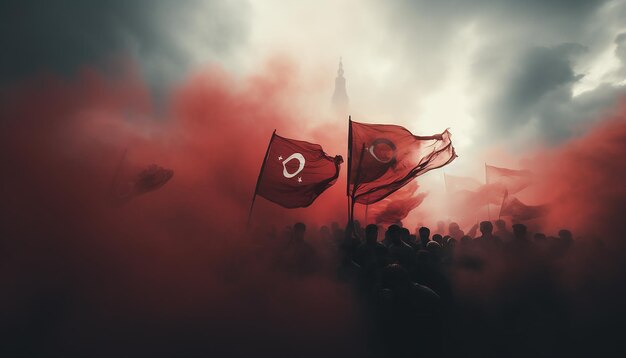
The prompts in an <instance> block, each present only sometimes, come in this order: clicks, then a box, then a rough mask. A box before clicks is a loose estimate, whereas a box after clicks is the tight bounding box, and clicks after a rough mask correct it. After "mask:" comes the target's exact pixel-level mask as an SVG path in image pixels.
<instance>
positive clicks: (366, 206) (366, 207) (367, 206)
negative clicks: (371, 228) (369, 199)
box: [363, 204, 370, 226]
mask: <svg viewBox="0 0 626 358" xmlns="http://www.w3.org/2000/svg"><path fill="white" fill-rule="evenodd" d="M369 207H370V204H366V205H365V222H364V223H363V224H364V225H365V226H367V209H369Z"/></svg>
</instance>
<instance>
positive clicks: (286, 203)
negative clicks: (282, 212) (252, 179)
mask: <svg viewBox="0 0 626 358" xmlns="http://www.w3.org/2000/svg"><path fill="white" fill-rule="evenodd" d="M341 163H343V158H342V157H341V156H339V155H338V156H335V157H334V158H333V157H330V156H328V155H326V153H324V150H322V147H321V146H319V145H318V144H313V143H308V142H303V141H300V140H294V139H288V138H284V137H281V136H279V135H277V134H275V133H274V134H273V135H272V138H271V139H270V144H269V148H268V151H267V154H266V157H265V161H264V163H263V166H262V168H261V173H260V174H259V181H258V184H257V190H256V194H257V195H260V196H262V197H264V198H265V199H267V200H269V201H272V202H274V203H276V204H278V205H281V206H283V207H285V208H300V207H306V206H309V205H311V203H313V201H314V200H315V198H317V197H318V196H319V195H320V194H321V193H322V192H324V190H326V189H327V188H329V187H330V186H332V185H333V184H334V183H335V181H336V180H337V177H338V176H339V166H340V164H341Z"/></svg>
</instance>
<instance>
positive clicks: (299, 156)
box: [283, 153, 306, 178]
mask: <svg viewBox="0 0 626 358" xmlns="http://www.w3.org/2000/svg"><path fill="white" fill-rule="evenodd" d="M293 159H296V160H297V161H298V163H299V165H298V170H296V171H295V172H293V173H289V172H288V171H287V167H286V164H287V163H288V162H289V161H291V160H293ZM305 163H306V160H304V156H303V155H302V154H300V153H293V154H292V155H290V156H289V157H287V159H285V160H283V176H284V177H285V178H293V177H295V176H296V175H298V173H300V172H301V171H302V169H304V164H305Z"/></svg>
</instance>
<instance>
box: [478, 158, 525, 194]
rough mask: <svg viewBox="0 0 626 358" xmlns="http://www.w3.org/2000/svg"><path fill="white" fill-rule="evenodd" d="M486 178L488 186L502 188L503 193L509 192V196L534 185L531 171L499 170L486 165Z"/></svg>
mask: <svg viewBox="0 0 626 358" xmlns="http://www.w3.org/2000/svg"><path fill="white" fill-rule="evenodd" d="M485 178H486V180H487V183H488V184H495V185H499V186H501V187H502V191H501V193H504V190H508V192H509V194H515V193H518V192H520V191H521V190H522V189H524V188H526V187H528V186H530V185H531V184H532V172H531V171H530V170H514V169H507V168H498V167H494V166H491V165H487V164H485ZM501 195H502V194H501Z"/></svg>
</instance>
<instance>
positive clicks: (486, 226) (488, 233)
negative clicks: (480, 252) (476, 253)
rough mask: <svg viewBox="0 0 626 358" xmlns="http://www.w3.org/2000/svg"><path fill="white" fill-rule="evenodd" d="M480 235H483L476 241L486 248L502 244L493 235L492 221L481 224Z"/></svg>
mask: <svg viewBox="0 0 626 358" xmlns="http://www.w3.org/2000/svg"><path fill="white" fill-rule="evenodd" d="M480 233H481V234H482V235H481V236H479V237H477V238H476V241H477V242H478V243H480V244H481V245H483V246H484V247H495V246H496V245H498V244H500V242H501V241H500V238H498V237H497V236H495V235H493V224H492V223H491V221H481V222H480Z"/></svg>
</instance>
